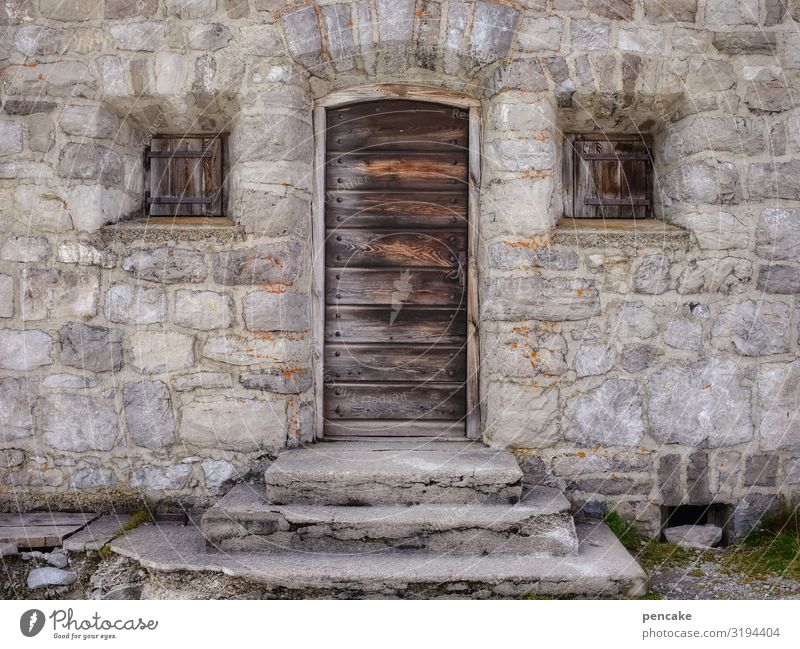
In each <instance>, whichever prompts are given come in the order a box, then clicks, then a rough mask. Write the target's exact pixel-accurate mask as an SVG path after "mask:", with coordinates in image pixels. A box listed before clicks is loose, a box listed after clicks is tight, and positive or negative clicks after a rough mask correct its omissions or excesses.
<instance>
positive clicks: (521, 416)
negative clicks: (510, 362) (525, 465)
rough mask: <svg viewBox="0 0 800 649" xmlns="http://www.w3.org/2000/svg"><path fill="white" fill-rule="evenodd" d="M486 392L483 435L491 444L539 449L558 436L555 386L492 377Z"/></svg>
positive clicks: (557, 438) (501, 446) (558, 437)
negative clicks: (514, 381) (499, 379)
mask: <svg viewBox="0 0 800 649" xmlns="http://www.w3.org/2000/svg"><path fill="white" fill-rule="evenodd" d="M487 392H488V394H487V396H486V432H485V433H484V436H485V439H486V441H487V443H488V444H489V445H490V446H493V447H495V448H533V449H542V448H547V447H550V446H553V445H554V444H556V443H557V442H558V441H559V440H560V438H561V436H560V434H559V430H558V420H559V415H560V413H559V408H558V389H557V388H547V387H541V386H538V385H525V384H522V383H508V382H500V381H491V382H489V383H488V389H487Z"/></svg>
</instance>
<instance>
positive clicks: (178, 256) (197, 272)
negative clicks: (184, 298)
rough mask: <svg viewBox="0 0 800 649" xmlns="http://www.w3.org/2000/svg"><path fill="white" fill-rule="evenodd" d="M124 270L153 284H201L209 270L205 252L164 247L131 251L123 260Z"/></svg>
mask: <svg viewBox="0 0 800 649" xmlns="http://www.w3.org/2000/svg"><path fill="white" fill-rule="evenodd" d="M122 268H123V270H126V271H128V272H129V273H131V274H132V275H133V276H134V277H136V278H137V279H146V280H149V281H152V282H162V283H165V284H168V283H181V282H202V281H203V280H204V279H205V278H206V275H207V274H208V271H207V270H206V258H205V255H204V254H203V252H202V251H200V250H192V249H190V248H176V247H174V246H161V247H159V248H148V249H141V250H136V251H134V252H132V253H131V254H130V255H129V256H127V257H125V259H123V260H122Z"/></svg>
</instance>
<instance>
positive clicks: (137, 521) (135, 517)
mask: <svg viewBox="0 0 800 649" xmlns="http://www.w3.org/2000/svg"><path fill="white" fill-rule="evenodd" d="M152 521H153V515H152V514H151V513H150V510H149V509H147V508H143V509H140V510H139V511H136V512H134V513H133V514H131V517H130V519H129V520H128V521H127V522H126V523H125V524H124V525H122V526H121V527H120V528H119V531H118V532H117V533H116V534H114V538H115V539H118V538H119V537H120V536H122V535H123V534H125V532H130V531H131V530H132V529H135V528H137V527H139V525H144V524H145V523H150V522H152ZM99 553H100V556H101V557H102V558H103V559H109V558H111V555H112V552H111V544H110V543H106V544H105V545H104V546H103V547H102V548H100V550H99Z"/></svg>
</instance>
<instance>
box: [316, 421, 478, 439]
mask: <svg viewBox="0 0 800 649" xmlns="http://www.w3.org/2000/svg"><path fill="white" fill-rule="evenodd" d="M465 435H466V424H465V422H464V420H461V421H446V420H436V419H417V420H413V419H411V420H409V419H341V420H337V419H332V420H328V421H326V422H325V437H326V438H331V439H353V438H364V437H370V438H394V439H397V438H403V437H425V438H437V437H439V438H450V439H454V438H455V439H457V438H460V439H463V438H464V436H465Z"/></svg>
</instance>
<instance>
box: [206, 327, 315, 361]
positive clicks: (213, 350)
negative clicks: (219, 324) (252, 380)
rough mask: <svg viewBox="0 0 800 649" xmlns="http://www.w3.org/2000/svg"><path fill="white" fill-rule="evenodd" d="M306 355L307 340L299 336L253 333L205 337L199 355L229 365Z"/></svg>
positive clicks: (297, 358) (285, 359)
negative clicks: (206, 338) (252, 334)
mask: <svg viewBox="0 0 800 649" xmlns="http://www.w3.org/2000/svg"><path fill="white" fill-rule="evenodd" d="M308 354H309V342H308V341H307V340H304V339H303V338H298V337H286V336H278V335H275V334H257V335H254V336H252V337H251V336H235V335H231V334H223V335H216V336H209V337H208V340H207V341H206V344H205V345H204V346H203V356H204V357H205V358H210V359H211V360H215V361H220V362H222V363H228V364H230V365H263V366H266V367H269V366H272V365H274V364H276V363H289V362H295V361H304V360H305V359H306V358H307V357H308Z"/></svg>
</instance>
